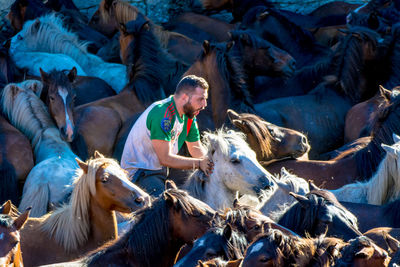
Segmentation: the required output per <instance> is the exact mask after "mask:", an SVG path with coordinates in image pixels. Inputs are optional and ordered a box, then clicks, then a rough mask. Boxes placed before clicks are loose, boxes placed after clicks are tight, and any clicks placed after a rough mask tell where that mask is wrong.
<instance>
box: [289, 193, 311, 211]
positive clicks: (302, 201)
mask: <svg viewBox="0 0 400 267" xmlns="http://www.w3.org/2000/svg"><path fill="white" fill-rule="evenodd" d="M289 195H291V196H292V197H294V198H295V199H296V200H297V201H298V202H299V203H300V205H301V206H302V207H303V208H307V207H309V206H310V200H309V199H308V198H306V197H305V196H302V195H299V194H296V193H293V192H290V193H289Z"/></svg>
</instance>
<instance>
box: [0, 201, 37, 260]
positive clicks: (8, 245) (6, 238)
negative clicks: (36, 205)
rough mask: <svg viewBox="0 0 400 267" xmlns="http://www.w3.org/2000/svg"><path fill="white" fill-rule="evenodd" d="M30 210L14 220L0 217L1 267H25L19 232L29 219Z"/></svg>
mask: <svg viewBox="0 0 400 267" xmlns="http://www.w3.org/2000/svg"><path fill="white" fill-rule="evenodd" d="M29 212H30V208H29V209H27V210H26V211H25V212H24V213H22V214H21V215H20V216H19V217H18V218H16V219H15V220H13V219H12V218H11V217H10V216H9V215H5V214H1V215H0V265H1V266H23V262H22V253H21V247H20V235H19V230H20V229H21V228H22V227H23V225H24V224H25V222H26V220H27V219H28V217H29Z"/></svg>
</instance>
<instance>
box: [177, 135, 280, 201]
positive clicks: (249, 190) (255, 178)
mask: <svg viewBox="0 0 400 267" xmlns="http://www.w3.org/2000/svg"><path fill="white" fill-rule="evenodd" d="M204 143H205V146H206V148H207V155H208V157H209V158H210V159H211V160H212V161H213V162H214V171H213V172H212V174H211V175H210V177H205V175H204V173H203V172H202V171H200V170H198V171H195V172H193V173H192V174H191V176H190V177H189V178H188V180H187V182H186V183H185V185H184V187H183V188H184V189H185V190H187V191H188V192H189V193H190V194H192V195H193V196H194V197H197V198H199V199H200V200H202V201H204V202H206V203H207V204H209V205H210V206H211V207H212V208H214V209H222V208H227V207H231V206H232V203H233V200H234V198H235V195H236V192H237V191H238V192H239V193H240V194H250V195H253V196H259V195H260V194H261V193H262V190H263V189H265V188H269V187H271V186H272V178H271V177H272V175H271V174H270V173H268V172H267V171H266V170H265V169H264V168H262V167H261V165H260V164H259V163H258V161H257V159H256V154H255V152H254V151H253V150H251V148H250V147H249V145H248V144H247V143H246V141H245V139H244V134H242V133H239V132H235V131H232V130H228V131H227V130H226V129H219V130H217V131H216V132H206V133H205V134H204Z"/></svg>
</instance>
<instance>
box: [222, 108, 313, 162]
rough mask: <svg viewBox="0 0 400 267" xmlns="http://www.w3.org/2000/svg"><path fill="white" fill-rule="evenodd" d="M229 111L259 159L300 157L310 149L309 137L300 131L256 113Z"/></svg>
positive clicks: (230, 117) (234, 122)
mask: <svg viewBox="0 0 400 267" xmlns="http://www.w3.org/2000/svg"><path fill="white" fill-rule="evenodd" d="M227 112H228V117H229V119H230V120H231V122H232V123H233V125H235V126H236V127H237V128H239V129H240V130H241V131H242V132H243V133H245V134H246V137H247V142H248V143H249V145H250V147H251V149H253V150H254V151H255V152H256V154H257V159H258V160H259V161H264V162H266V161H267V162H269V161H273V160H278V159H283V158H288V157H289V158H298V157H301V156H303V155H304V154H305V153H307V152H308V151H309V149H310V145H309V144H308V141H307V137H305V135H303V134H302V133H300V132H298V131H295V130H291V129H287V128H283V127H279V126H276V125H274V124H272V123H269V122H267V121H264V120H263V119H261V118H260V117H258V116H257V115H254V114H249V113H241V114H238V113H236V112H235V111H233V110H231V109H228V111H227Z"/></svg>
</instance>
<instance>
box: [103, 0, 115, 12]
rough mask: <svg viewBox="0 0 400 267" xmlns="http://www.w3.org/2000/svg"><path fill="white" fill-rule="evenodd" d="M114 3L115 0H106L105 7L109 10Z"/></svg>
mask: <svg viewBox="0 0 400 267" xmlns="http://www.w3.org/2000/svg"><path fill="white" fill-rule="evenodd" d="M113 3H114V0H104V9H105V10H107V11H108V10H109V9H110V7H111V6H112V5H113Z"/></svg>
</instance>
